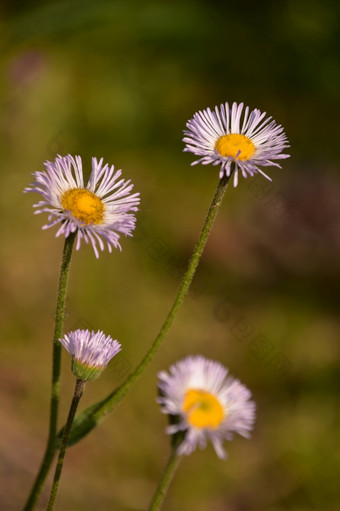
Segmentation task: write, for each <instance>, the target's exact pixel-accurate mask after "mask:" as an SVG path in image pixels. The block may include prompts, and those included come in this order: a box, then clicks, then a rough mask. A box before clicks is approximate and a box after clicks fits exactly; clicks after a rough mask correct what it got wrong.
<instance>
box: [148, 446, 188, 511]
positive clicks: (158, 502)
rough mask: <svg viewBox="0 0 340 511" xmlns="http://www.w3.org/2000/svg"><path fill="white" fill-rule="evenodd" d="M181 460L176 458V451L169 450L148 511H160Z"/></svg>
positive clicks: (179, 457) (178, 457)
mask: <svg viewBox="0 0 340 511" xmlns="http://www.w3.org/2000/svg"><path fill="white" fill-rule="evenodd" d="M181 460H182V457H181V456H178V454H177V452H176V449H175V448H173V449H172V450H171V454H170V456H169V459H168V463H167V464H166V467H165V469H164V472H163V474H162V477H161V478H160V480H159V483H158V486H157V488H156V490H155V493H154V495H153V497H152V501H151V503H150V507H149V511H159V510H160V509H161V506H162V503H163V500H164V498H165V496H166V494H167V491H168V489H169V486H170V483H171V481H172V478H173V477H174V475H175V472H176V470H177V468H178V466H179V464H180V462H181Z"/></svg>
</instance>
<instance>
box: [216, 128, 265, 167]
mask: <svg viewBox="0 0 340 511" xmlns="http://www.w3.org/2000/svg"><path fill="white" fill-rule="evenodd" d="M215 149H216V150H217V152H219V153H220V155H221V156H223V157H224V158H227V157H229V158H236V160H242V161H246V160H249V158H251V157H252V156H253V154H254V152H255V146H254V144H253V142H252V141H251V140H250V138H248V137H245V136H244V135H240V134H238V133H231V134H230V135H223V136H222V137H220V138H219V139H218V140H217V142H216V144H215Z"/></svg>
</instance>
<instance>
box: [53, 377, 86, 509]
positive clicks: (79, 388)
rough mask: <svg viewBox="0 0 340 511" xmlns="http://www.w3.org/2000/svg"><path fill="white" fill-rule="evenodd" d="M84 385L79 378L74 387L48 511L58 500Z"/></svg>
mask: <svg viewBox="0 0 340 511" xmlns="http://www.w3.org/2000/svg"><path fill="white" fill-rule="evenodd" d="M84 385H85V381H84V380H80V379H78V378H77V380H76V384H75V387H74V393H73V398H72V402H71V407H70V411H69V414H68V417H67V421H66V425H65V428H64V434H63V437H62V439H61V444H60V451H59V457H58V461H57V465H56V469H55V474H54V479H53V484H52V490H51V495H50V500H49V502H48V506H47V511H53V509H54V505H55V500H56V497H57V493H58V487H59V481H60V476H61V471H62V469H63V464H64V459H65V453H66V448H67V444H68V439H69V437H70V432H71V427H72V423H73V419H74V416H75V414H76V411H77V408H78V404H79V401H80V398H81V396H82V394H83V390H84Z"/></svg>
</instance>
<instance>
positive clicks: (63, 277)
mask: <svg viewBox="0 0 340 511" xmlns="http://www.w3.org/2000/svg"><path fill="white" fill-rule="evenodd" d="M74 239H75V233H71V234H70V235H69V236H68V237H67V238H66V239H65V244H64V251H63V257H62V262H61V269H60V277H59V286H58V296H57V306H56V314H55V328H54V336H53V353H52V385H51V401H50V422H49V434H48V439H47V445H46V449H45V453H44V456H43V459H42V462H41V465H40V469H39V472H38V474H37V476H36V479H35V481H34V484H33V486H32V489H31V493H30V495H29V497H28V500H27V502H26V505H25V507H24V511H31V510H32V509H33V508H34V507H35V504H36V502H37V500H38V497H39V495H40V493H41V490H42V487H43V484H44V481H45V478H46V476H47V473H48V471H49V468H50V466H51V463H52V460H53V457H54V453H55V451H56V436H57V423H58V408H59V392H60V389H59V387H60V364H61V344H60V342H59V339H60V338H61V337H62V335H63V326H64V317H65V301H66V292H67V282H68V276H69V270H70V262H71V256H72V248H73V244H74Z"/></svg>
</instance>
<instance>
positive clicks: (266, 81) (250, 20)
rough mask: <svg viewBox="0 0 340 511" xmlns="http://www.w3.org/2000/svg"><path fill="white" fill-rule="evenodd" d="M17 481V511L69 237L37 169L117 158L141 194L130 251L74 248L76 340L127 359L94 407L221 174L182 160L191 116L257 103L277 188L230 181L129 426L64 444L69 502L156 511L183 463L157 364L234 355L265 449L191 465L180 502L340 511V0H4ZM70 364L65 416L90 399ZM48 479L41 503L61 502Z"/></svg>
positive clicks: (190, 241) (128, 411)
mask: <svg viewBox="0 0 340 511" xmlns="http://www.w3.org/2000/svg"><path fill="white" fill-rule="evenodd" d="M0 34H1V35H0V43H1V57H2V58H1V86H0V92H1V94H0V95H1V97H0V112H1V114H0V130H1V137H0V149H1V151H0V153H1V154H0V163H1V190H2V193H1V215H0V221H1V232H2V242H1V244H0V272H1V292H0V302H1V307H0V316H1V332H2V333H1V343H0V357H1V371H0V395H1V434H0V446H1V455H0V456H1V459H0V470H1V485H0V488H1V489H0V502H1V504H0V508H1V510H3V511H12V510H13V511H14V510H18V509H21V508H22V506H23V503H24V501H25V498H26V495H27V492H28V491H29V488H30V486H31V483H32V481H33V478H34V475H35V473H36V470H37V467H38V465H39V462H40V459H41V455H42V453H43V450H44V446H45V440H46V434H47V420H48V406H49V390H50V389H49V385H50V363H51V361H50V359H51V337H52V331H53V315H54V306H55V298H56V288H57V279H58V269H59V264H60V257H61V252H62V247H63V240H62V239H56V238H55V237H54V234H55V231H54V232H52V230H51V231H47V232H43V231H41V226H42V224H43V223H44V221H45V218H42V216H33V214H32V213H33V210H32V204H33V203H35V202H37V199H38V197H37V196H35V197H34V196H33V195H32V194H29V195H23V194H22V190H23V188H24V187H25V186H27V184H28V183H29V182H30V181H31V172H33V171H36V170H42V169H43V162H44V161H45V160H46V159H49V160H52V159H54V157H55V155H56V153H60V154H63V155H64V154H67V153H71V154H80V155H81V156H82V157H83V160H84V164H85V168H86V169H87V172H88V171H89V169H90V161H91V160H90V159H91V156H94V155H95V156H98V157H100V156H103V157H104V159H105V160H106V161H108V162H110V163H114V164H115V166H116V167H117V168H122V169H123V171H124V176H125V177H127V178H131V179H132V181H133V182H134V183H135V190H136V191H140V192H141V196H142V202H141V209H140V212H139V213H138V222H137V229H136V231H135V237H134V238H133V239H130V238H127V239H123V240H122V247H123V251H122V253H120V252H119V251H115V252H114V253H113V254H112V255H110V254H108V253H107V252H106V253H104V254H103V255H102V256H101V257H100V260H98V261H97V260H96V259H95V257H94V254H93V251H92V249H91V248H90V247H88V246H83V248H82V249H81V250H80V251H79V252H77V253H75V254H74V257H73V264H72V268H71V278H70V287H69V298H68V302H67V325H66V329H74V328H80V327H82V328H93V329H98V328H101V329H103V330H104V331H105V332H107V333H110V334H111V335H112V336H113V337H115V338H118V339H119V341H120V342H121V343H122V344H123V352H122V356H121V358H120V359H119V361H118V362H113V363H112V364H111V365H110V366H109V367H108V369H107V370H106V372H105V373H104V374H103V376H102V377H101V379H100V380H98V381H96V382H94V383H92V384H89V385H88V386H87V389H86V392H85V395H84V397H83V400H82V403H81V406H80V408H81V409H83V408H85V407H86V406H87V405H89V404H91V403H93V402H94V401H96V400H98V399H100V398H102V397H104V396H105V395H106V394H107V393H108V392H110V391H111V390H112V389H113V388H115V386H117V385H118V384H119V383H121V382H122V381H123V380H124V377H125V376H126V375H127V374H128V372H129V371H130V370H132V369H133V367H134V366H135V365H136V364H137V363H138V361H139V360H140V358H141V357H142V355H143V354H144V352H145V351H146V349H147V348H148V347H149V346H150V344H151V342H152V340H153V338H154V336H155V335H156V333H157V331H158V329H159V327H160V325H161V324H162V321H163V319H164V317H165V315H166V313H167V311H168V309H169V307H170V305H171V303H172V300H173V298H174V296H175V294H176V290H177V287H178V284H179V279H180V275H181V274H182V272H183V270H184V268H185V265H186V262H187V260H188V257H189V256H190V253H191V251H192V247H193V245H194V243H195V241H196V239H197V236H198V233H199V231H200V228H201V225H202V221H203V218H204V216H205V214H206V210H207V208H208V205H209V202H210V200H211V197H212V194H213V192H214V189H215V187H216V184H217V180H218V175H217V170H216V168H215V167H203V166H195V167H191V166H190V163H191V161H192V160H193V156H192V155H190V154H187V153H183V152H182V149H183V143H182V142H181V138H182V130H183V128H184V126H185V123H186V121H187V119H189V118H190V117H191V116H192V115H193V113H194V112H195V111H197V110H198V109H203V108H206V107H208V106H210V107H213V106H214V105H216V104H219V103H221V102H225V101H229V102H232V101H238V102H240V101H244V102H245V103H246V104H247V105H249V106H250V107H251V108H260V109H261V110H264V111H267V112H268V113H269V114H270V115H272V116H273V117H274V119H275V120H276V121H277V122H279V123H280V124H282V125H284V127H285V130H286V133H287V136H288V138H289V140H290V142H291V151H290V152H291V158H290V159H289V160H286V161H284V169H283V170H282V171H281V170H278V169H275V168H272V169H270V170H269V174H270V175H271V176H272V178H273V182H272V183H269V182H266V181H265V180H264V179H262V178H260V179H255V178H254V179H251V180H250V179H249V180H242V181H241V183H240V184H239V187H238V188H237V189H233V188H232V187H230V188H229V189H228V190H227V193H226V196H225V200H224V203H223V205H222V207H221V210H220V212H219V215H218V218H217V220H216V223H215V226H214V229H213V232H212V235H211V238H210V240H209V243H208V246H207V247H206V250H205V253H204V257H203V259H202V261H201V264H200V267H199V271H198V276H197V278H196V280H195V282H194V284H193V288H192V291H191V293H190V296H188V297H187V299H186V301H185V303H184V306H183V307H182V309H181V311H180V314H179V315H178V317H177V320H176V323H175V325H174V327H173V328H172V330H171V332H170V334H169V335H168V338H167V341H166V342H165V344H164V346H163V347H162V349H161V351H160V353H159V354H158V356H157V359H156V360H155V361H154V362H153V364H152V366H150V368H149V369H148V371H147V373H146V374H145V375H144V376H143V378H142V379H141V380H140V381H139V383H138V384H137V385H136V386H135V387H134V388H133V390H132V391H131V393H130V394H129V395H128V397H127V398H126V399H125V400H124V402H123V403H122V404H121V406H120V407H119V409H118V411H117V412H116V413H115V414H112V415H110V416H109V417H108V418H107V420H106V421H105V422H103V423H102V425H101V426H100V427H99V428H97V429H96V430H95V431H94V432H92V433H91V434H90V435H89V436H88V437H86V438H85V439H84V440H83V441H82V442H81V443H79V444H78V445H76V446H74V447H73V448H71V449H70V450H69V451H68V454H67V458H66V463H65V468H64V473H63V477H62V483H61V492H60V496H59V500H58V508H59V509H69V510H72V511H73V510H74V511H77V510H82V511H86V510H93V509H98V510H99V509H100V510H106V509H116V510H122V511H135V510H136V511H137V510H144V509H147V506H148V503H149V500H150V498H151V495H152V493H153V490H154V488H155V485H156V483H157V480H158V477H159V474H160V472H161V471H162V468H163V466H164V464H165V462H166V459H167V456H168V452H169V444H168V438H167V437H166V435H165V433H164V428H165V425H166V418H165V417H164V416H163V415H161V414H160V413H159V409H158V405H157V404H156V403H155V397H156V382H157V372H158V371H159V370H161V369H166V368H167V367H168V366H169V365H170V364H171V363H174V362H175V361H176V360H178V359H180V358H182V357H184V356H186V355H188V354H189V353H201V354H203V355H205V356H208V357H210V358H213V359H216V360H219V361H221V362H222V363H223V364H225V365H226V366H228V367H229V368H230V371H231V373H232V374H233V375H235V376H237V377H238V378H239V379H241V381H243V382H244V383H245V384H246V385H248V386H249V387H250V388H251V389H252V391H253V394H254V399H255V400H256V402H257V406H258V420H257V423H256V428H255V431H254V434H253V437H252V439H251V440H249V441H248V440H245V439H243V438H241V437H238V438H237V439H235V441H234V442H232V443H229V445H227V449H228V452H229V459H228V460H227V461H221V460H219V459H217V457H216V455H215V453H214V452H213V449H212V448H211V446H209V448H207V449H206V450H205V451H198V452H196V453H194V454H193V455H192V456H190V457H188V458H185V459H184V460H183V462H182V465H181V466H180V468H179V471H178V473H177V475H176V477H175V479H174V481H173V484H172V486H171V488H170V492H169V495H168V497H167V500H166V502H165V504H164V510H165V511H169V510H180V511H187V510H191V509H195V510H196V511H206V510H209V511H248V510H252V511H260V510H261V511H281V510H288V509H289V510H291V511H309V510H320V509H322V510H327V511H335V510H338V509H339V497H340V495H339V493H340V492H339V485H338V474H339V457H340V449H339V447H340V446H339V414H338V409H339V332H340V323H339V300H338V296H339V284H340V282H339V280H340V279H339V277H340V265H339V256H340V224H339V222H340V201H339V193H340V181H339V152H340V151H339V147H340V146H339V129H338V125H339V84H340V64H339V49H340V45H339V34H340V30H339V7H338V2H336V1H335V0H334V1H333V0H323V1H322V2H321V1H316V0H308V1H307V0H284V1H278V2H269V1H263V2H245V1H239V2H235V1H234V2H231V1H225V2H222V1H216V0H209V1H207V0H191V1H178V0H165V1H158V2H157V1H156V0H154V1H148V0H146V1H137V0H125V1H123V0H120V1H102V0H100V1H96V2H94V1H88V0H84V1H62V2H57V1H55V2H46V1H45V2H43V1H41V2H33V1H27V2H25V5H23V4H22V3H20V2H18V1H11V2H10V1H7V0H4V1H3V2H2V3H1V7H0ZM73 381H74V380H73V377H72V375H71V374H70V369H69V356H68V354H67V353H64V354H63V370H62V403H61V414H60V424H62V423H63V421H64V420H65V417H66V413H67V409H68V406H69V402H70V399H71V394H72V390H73ZM50 482H51V479H49V480H48V484H47V486H46V488H45V490H44V493H43V496H42V498H41V500H40V502H39V506H38V508H37V509H41V510H43V509H45V507H46V502H47V498H48V493H49V488H50Z"/></svg>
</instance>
